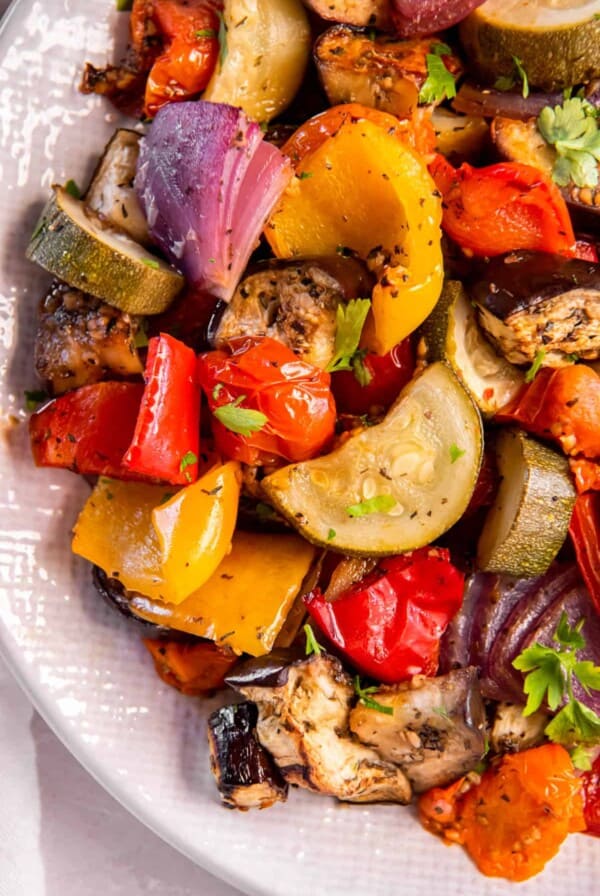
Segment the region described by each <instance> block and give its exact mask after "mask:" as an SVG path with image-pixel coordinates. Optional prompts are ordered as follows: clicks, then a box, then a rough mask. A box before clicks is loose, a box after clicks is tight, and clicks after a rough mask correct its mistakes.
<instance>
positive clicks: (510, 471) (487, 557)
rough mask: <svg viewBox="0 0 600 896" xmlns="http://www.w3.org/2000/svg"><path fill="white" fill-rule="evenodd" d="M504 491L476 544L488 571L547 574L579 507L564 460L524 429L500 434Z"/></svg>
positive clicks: (525, 575)
mask: <svg viewBox="0 0 600 896" xmlns="http://www.w3.org/2000/svg"><path fill="white" fill-rule="evenodd" d="M496 455H497V461H498V470H499V472H500V488H499V489H498V494H497V496H496V500H495V502H494V504H493V505H492V507H491V508H490V510H489V512H488V515H487V517H486V519H485V522H484V525H483V530H482V532H481V536H480V538H479V543H478V545H477V565H478V566H479V568H480V569H482V570H483V571H484V572H499V573H506V574H508V575H512V576H518V577H520V578H528V577H532V576H537V575H540V574H541V573H544V572H546V570H547V569H548V567H549V566H550V564H551V563H552V561H553V560H554V558H555V557H556V555H557V554H558V552H559V550H560V548H561V547H562V545H563V543H564V541H565V538H566V537H567V531H568V529H569V522H570V521H571V514H572V512H573V506H574V504H575V497H576V495H575V489H574V488H573V483H572V481H571V476H570V473H569V464H568V461H567V459H566V458H565V457H563V456H562V455H560V454H558V453H557V452H556V451H553V450H552V449H551V448H548V447H547V446H546V445H542V444H541V443H540V442H536V441H535V439H532V438H530V437H529V436H527V435H526V434H525V433H524V432H523V431H522V430H520V429H504V430H502V431H501V432H499V433H498V436H497V440H496Z"/></svg>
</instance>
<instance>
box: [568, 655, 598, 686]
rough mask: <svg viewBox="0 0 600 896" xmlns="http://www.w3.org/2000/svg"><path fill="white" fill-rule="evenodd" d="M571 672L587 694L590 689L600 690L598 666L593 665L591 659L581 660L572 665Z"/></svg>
mask: <svg viewBox="0 0 600 896" xmlns="http://www.w3.org/2000/svg"><path fill="white" fill-rule="evenodd" d="M573 673H574V675H575V676H576V678H577V681H578V682H579V684H580V685H581V687H582V688H584V689H585V690H586V691H587V692H588V694H589V692H590V691H600V666H594V664H593V663H592V661H591V660H581V662H579V663H575V665H574V666H573Z"/></svg>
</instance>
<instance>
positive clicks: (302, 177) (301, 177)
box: [296, 171, 313, 180]
mask: <svg viewBox="0 0 600 896" xmlns="http://www.w3.org/2000/svg"><path fill="white" fill-rule="evenodd" d="M312 176H313V173H312V171H301V172H300V174H297V175H296V177H297V178H298V180H307V179H308V178H309V177H312Z"/></svg>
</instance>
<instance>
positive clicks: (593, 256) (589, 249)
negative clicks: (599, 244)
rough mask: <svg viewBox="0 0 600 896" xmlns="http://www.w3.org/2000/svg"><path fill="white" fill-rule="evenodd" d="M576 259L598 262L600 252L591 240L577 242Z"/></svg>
mask: <svg viewBox="0 0 600 896" xmlns="http://www.w3.org/2000/svg"><path fill="white" fill-rule="evenodd" d="M575 258H581V260H582V261H593V262H594V264H597V262H598V250H597V249H596V246H595V244H594V243H592V242H590V241H589V240H577V242H576V243H575Z"/></svg>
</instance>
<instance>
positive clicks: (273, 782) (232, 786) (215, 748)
mask: <svg viewBox="0 0 600 896" xmlns="http://www.w3.org/2000/svg"><path fill="white" fill-rule="evenodd" d="M257 718H258V710H257V709H256V706H254V704H253V703H238V704H236V705H233V706H222V707H221V709H218V710H217V711H216V712H213V713H212V715H211V716H210V717H209V719H208V745H209V749H210V767H211V769H212V772H213V774H214V776H215V779H216V782H217V787H218V788H219V792H220V794H221V799H222V800H223V803H224V804H225V805H226V806H228V807H229V808H230V809H242V810H243V811H246V810H247V809H266V808H267V807H268V806H272V805H273V803H276V802H285V800H286V799H287V791H288V786H287V784H286V782H285V781H284V780H283V778H282V777H281V774H280V772H279V770H278V769H277V766H276V765H275V763H274V762H273V760H272V759H271V757H270V756H269V754H268V753H267V751H266V750H265V749H264V747H262V746H261V745H260V743H259V742H258V739H257V737H256V721H257Z"/></svg>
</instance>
